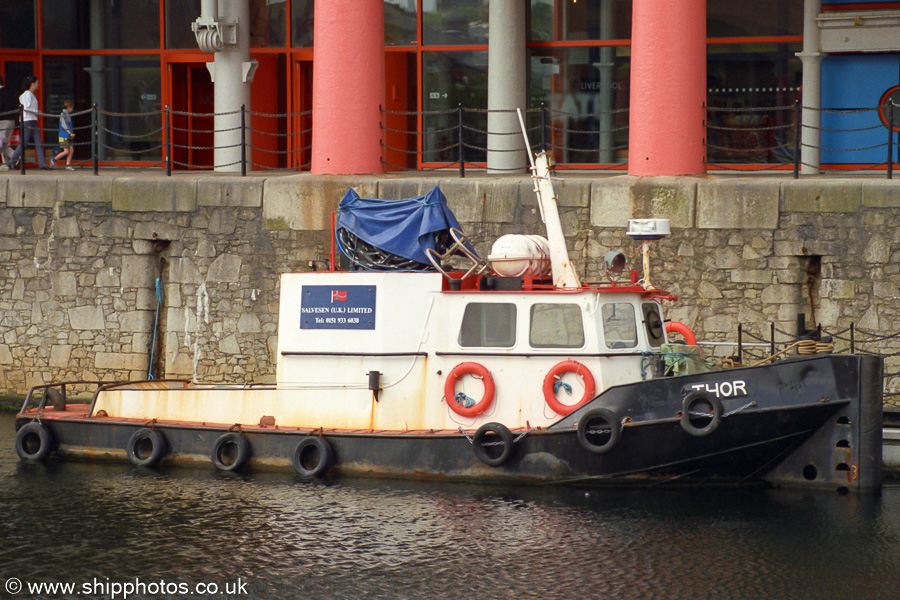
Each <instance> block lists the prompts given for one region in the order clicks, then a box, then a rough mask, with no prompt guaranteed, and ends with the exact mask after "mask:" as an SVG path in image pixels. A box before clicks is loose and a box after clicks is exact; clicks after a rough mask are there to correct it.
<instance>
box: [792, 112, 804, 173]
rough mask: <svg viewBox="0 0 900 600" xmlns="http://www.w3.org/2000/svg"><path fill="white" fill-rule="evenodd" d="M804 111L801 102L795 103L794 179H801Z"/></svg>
mask: <svg viewBox="0 0 900 600" xmlns="http://www.w3.org/2000/svg"><path fill="white" fill-rule="evenodd" d="M802 114H803V111H802V110H801V107H800V100H795V101H794V179H799V178H800V150H801V146H802V145H803V144H802V142H801V141H800V136H801V135H803V122H802V121H801V119H802V116H801V115H802Z"/></svg>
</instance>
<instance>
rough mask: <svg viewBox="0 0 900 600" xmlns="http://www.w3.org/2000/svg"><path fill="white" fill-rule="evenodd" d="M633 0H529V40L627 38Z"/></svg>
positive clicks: (628, 37)
mask: <svg viewBox="0 0 900 600" xmlns="http://www.w3.org/2000/svg"><path fill="white" fill-rule="evenodd" d="M631 3H632V0H579V1H578V2H572V1H571V0H531V2H530V4H529V6H528V15H527V20H528V39H529V40H530V41H533V42H552V41H573V40H627V39H630V38H631Z"/></svg>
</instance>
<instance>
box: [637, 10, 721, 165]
mask: <svg viewBox="0 0 900 600" xmlns="http://www.w3.org/2000/svg"><path fill="white" fill-rule="evenodd" d="M705 101H706V0H665V1H664V2H660V1H659V0H634V3H633V20H632V33H631V109H630V117H629V120H630V125H629V142H628V174H629V175H639V176H640V175H643V176H651V175H702V174H705V173H706V147H705V144H704V141H705V137H706V128H705V127H704V121H705V119H706V114H705V111H704V109H703V103H704V102H705Z"/></svg>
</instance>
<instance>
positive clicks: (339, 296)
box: [331, 290, 347, 303]
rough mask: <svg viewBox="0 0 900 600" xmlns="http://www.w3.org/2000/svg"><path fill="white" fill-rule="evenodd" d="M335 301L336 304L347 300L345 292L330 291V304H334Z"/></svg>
mask: <svg viewBox="0 0 900 600" xmlns="http://www.w3.org/2000/svg"><path fill="white" fill-rule="evenodd" d="M335 300H337V301H338V302H344V301H345V300H347V292H346V290H345V291H340V290H331V302H332V303H334V301H335Z"/></svg>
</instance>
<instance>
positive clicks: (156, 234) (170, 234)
mask: <svg viewBox="0 0 900 600" xmlns="http://www.w3.org/2000/svg"><path fill="white" fill-rule="evenodd" d="M181 236H182V229H181V227H178V226H177V225H171V224H169V223H162V222H160V221H154V222H150V223H136V224H135V226H134V231H133V232H132V237H134V239H137V240H168V241H174V240H180V239H181Z"/></svg>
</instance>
